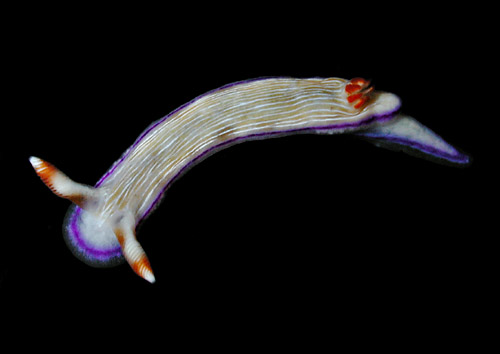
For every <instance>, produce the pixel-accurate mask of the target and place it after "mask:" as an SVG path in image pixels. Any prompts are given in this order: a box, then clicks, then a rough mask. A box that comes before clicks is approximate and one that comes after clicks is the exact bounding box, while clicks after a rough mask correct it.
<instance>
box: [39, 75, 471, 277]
mask: <svg viewBox="0 0 500 354" xmlns="http://www.w3.org/2000/svg"><path fill="white" fill-rule="evenodd" d="M400 107H401V101H400V99H399V98H398V97H397V96H396V95H394V94H391V93H386V92H379V91H374V90H373V87H372V86H370V83H369V82H368V81H367V80H364V79H361V78H355V79H352V80H345V79H340V78H328V79H321V78H312V79H294V78H261V79H255V80H248V81H242V82H237V83H233V84H229V85H226V86H224V87H221V88H219V89H216V90H213V91H211V92H208V93H206V94H204V95H202V96H199V97H197V98H195V99H194V100H192V101H191V102H189V103H187V104H185V105H183V106H181V107H179V108H178V109H176V110H175V111H173V112H171V113H170V114H168V115H167V116H165V117H164V118H162V119H160V120H158V121H156V122H154V123H153V124H152V125H150V126H149V127H148V128H147V129H146V130H145V131H144V132H143V133H142V134H141V135H140V136H139V138H138V139H137V140H136V141H135V142H134V144H133V145H132V146H131V147H130V148H129V149H128V150H127V151H126V152H125V153H124V154H123V155H122V157H121V158H120V159H119V160H118V161H116V162H115V163H114V164H113V166H112V167H111V168H110V169H109V171H108V172H107V173H106V174H104V176H103V177H102V178H101V179H100V180H99V181H98V182H97V184H96V185H95V186H94V187H90V186H86V185H82V184H80V183H77V182H74V181H73V180H71V179H70V178H69V177H67V176H66V175H64V174H63V173H62V172H61V171H60V170H58V169H57V168H56V167H54V166H53V165H51V164H50V163H48V162H46V161H44V160H42V159H39V158H37V157H31V158H30V162H31V164H32V165H33V167H34V169H35V171H36V172H37V174H38V175H39V176H40V178H41V179H42V181H43V182H44V183H45V184H46V185H47V186H48V187H49V188H50V189H51V190H52V191H53V192H54V193H55V194H56V195H58V196H60V197H63V198H66V199H69V200H71V201H72V202H73V203H74V205H72V207H71V208H70V209H69V211H68V214H67V216H66V220H65V223H64V227H63V232H64V237H65V240H66V242H67V244H68V246H69V247H70V249H71V250H72V252H73V253H74V254H75V255H76V256H77V257H78V258H80V259H81V260H82V261H84V262H86V263H87V264H89V265H92V266H96V267H106V266H113V265H116V264H119V263H121V262H122V261H123V260H124V259H125V260H126V261H127V262H128V263H129V264H130V266H131V267H132V269H133V270H134V271H135V272H136V273H137V274H138V275H140V276H141V277H143V278H144V279H146V280H148V281H149V282H154V281H155V277H154V275H153V272H152V269H151V265H150V263H149V260H148V258H147V256H146V254H145V252H144V250H143V249H142V247H141V245H140V244H139V242H138V241H137V239H136V235H135V228H136V226H137V224H138V223H139V222H140V221H141V220H143V219H144V218H145V217H146V216H147V215H148V214H149V213H151V211H152V210H153V208H154V207H155V206H156V205H157V204H158V202H159V200H160V198H161V197H162V195H163V193H164V192H165V190H166V188H167V187H168V186H169V185H170V184H171V183H172V181H174V180H175V179H176V178H177V177H178V176H179V175H180V174H181V173H182V172H184V171H185V170H186V169H187V168H189V167H190V166H192V165H193V163H195V162H198V161H200V160H201V159H202V158H203V157H206V156H208V154H210V153H213V152H215V151H217V150H218V149H221V148H223V147H227V146H230V145H232V144H235V143H239V142H243V141H247V140H250V139H257V138H260V139H262V138H267V137H275V136H281V135H284V134H289V133H301V132H304V133H320V134H325V133H326V134H337V133H351V134H356V135H357V136H360V137H363V138H365V139H369V140H370V141H372V142H374V143H375V144H379V143H381V142H384V143H387V144H391V145H397V146H401V147H403V148H405V149H410V150H412V151H418V152H420V153H421V154H422V155H426V156H428V157H430V158H431V159H434V160H436V161H437V160H439V161H446V162H449V163H452V164H456V165H466V164H468V163H469V157H468V156H467V155H465V154H463V153H461V152H459V151H458V150H457V149H455V148H454V147H452V146H451V145H449V144H448V143H446V142H445V141H444V140H443V139H442V138H441V137H439V136H438V135H437V134H435V133H434V132H432V131H431V130H430V129H428V128H427V127H425V126H423V125H422V124H420V123H419V122H418V121H416V120H415V119H414V118H411V117H409V116H406V115H403V114H402V113H400Z"/></svg>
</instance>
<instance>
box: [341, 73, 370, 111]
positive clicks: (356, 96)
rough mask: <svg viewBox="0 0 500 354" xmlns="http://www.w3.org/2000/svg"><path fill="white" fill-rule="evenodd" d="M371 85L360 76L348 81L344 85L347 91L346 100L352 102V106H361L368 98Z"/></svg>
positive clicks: (357, 107)
mask: <svg viewBox="0 0 500 354" xmlns="http://www.w3.org/2000/svg"><path fill="white" fill-rule="evenodd" d="M372 91H373V87H371V86H370V81H369V80H365V79H363V78H360V77H356V78H354V79H352V80H350V81H349V83H348V84H347V85H346V86H345V92H346V93H347V102H349V103H353V104H354V105H353V106H354V108H356V109H359V108H361V107H362V106H363V105H364V104H365V103H366V102H367V101H368V100H369V99H370V94H371V92H372Z"/></svg>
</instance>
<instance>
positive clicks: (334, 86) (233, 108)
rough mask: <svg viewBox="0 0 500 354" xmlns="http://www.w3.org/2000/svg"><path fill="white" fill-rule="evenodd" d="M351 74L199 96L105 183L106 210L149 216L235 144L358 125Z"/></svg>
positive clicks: (138, 146)
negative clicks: (201, 164)
mask: <svg viewBox="0 0 500 354" xmlns="http://www.w3.org/2000/svg"><path fill="white" fill-rule="evenodd" d="M346 82H347V81H346V80H343V79H326V80H323V79H305V80H300V79H267V80H258V81H254V82H248V83H244V84H239V85H234V86H230V87H227V88H223V89H221V90H218V91H215V92H212V93H209V94H207V95H205V96H202V97H199V98H197V99H196V100H194V101H192V102H191V103H190V104H189V105H187V106H185V107H184V108H183V109H180V110H179V111H177V112H175V113H174V114H171V115H170V116H169V117H168V118H166V119H164V120H163V121H161V122H159V123H158V124H157V126H155V128H154V129H152V130H150V131H149V132H148V134H146V135H145V136H143V137H142V140H141V141H139V142H138V143H137V144H136V145H135V146H134V147H133V148H132V149H131V151H129V152H128V155H127V156H126V158H125V159H124V160H123V161H122V162H121V164H120V165H118V166H117V167H116V169H115V171H114V172H113V174H111V175H110V176H108V177H107V179H106V180H105V181H103V183H102V184H101V186H100V188H102V189H103V190H104V191H105V193H104V195H105V196H106V198H105V201H104V203H103V204H102V205H101V210H100V212H101V213H102V214H103V215H104V217H106V216H111V215H112V214H113V213H114V212H116V211H117V210H120V209H124V208H127V209H129V210H130V211H131V212H133V213H134V214H135V215H136V218H140V217H142V215H144V213H145V212H146V211H147V210H148V208H149V207H150V205H151V204H152V202H153V201H154V200H155V199H156V198H157V196H158V194H159V193H160V192H161V191H162V190H163V188H164V187H165V185H166V183H168V182H169V181H170V180H171V179H172V178H173V177H174V176H176V175H177V174H178V173H179V172H180V171H181V170H182V169H183V168H184V167H185V166H186V165H188V164H189V163H190V162H191V161H192V160H193V159H195V158H196V157H197V156H199V155H201V154H203V153H204V152H205V151H208V150H209V149H211V148H213V147H215V146H218V145H220V144H223V143H224V142H227V141H232V140H235V139H241V138H244V137H247V136H253V135H258V134H268V133H274V132H280V131H288V130H299V129H307V128H316V127H321V126H334V125H337V124H343V123H345V122H347V123H349V122H357V121H359V120H361V119H363V118H364V117H366V116H367V115H369V111H367V110H366V109H362V110H356V109H353V107H352V106H351V105H350V104H349V103H348V102H347V101H346V100H345V97H344V96H343V88H344V86H345V84H346Z"/></svg>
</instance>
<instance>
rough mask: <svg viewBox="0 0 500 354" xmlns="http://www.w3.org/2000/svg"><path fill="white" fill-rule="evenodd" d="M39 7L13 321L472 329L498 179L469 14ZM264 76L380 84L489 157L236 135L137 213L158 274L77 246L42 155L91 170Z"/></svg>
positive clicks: (27, 60)
mask: <svg viewBox="0 0 500 354" xmlns="http://www.w3.org/2000/svg"><path fill="white" fill-rule="evenodd" d="M43 10H44V11H45V12H48V14H47V13H45V12H44V13H43V16H42V15H41V14H39V13H38V12H37V10H36V9H32V10H31V11H30V13H26V12H21V15H20V21H18V22H16V24H15V25H14V24H13V25H12V27H10V29H9V30H10V31H11V34H12V36H9V38H11V41H12V43H10V44H12V46H13V47H12V48H13V49H12V50H10V51H9V58H10V59H11V63H10V64H9V66H8V75H9V78H11V79H12V81H10V82H12V83H11V84H10V89H9V96H8V97H7V101H8V102H7V103H8V104H9V105H13V106H14V110H13V111H12V113H10V114H9V116H8V118H7V119H6V120H5V127H6V130H5V131H4V142H3V144H4V145H3V149H2V152H1V155H0V158H1V159H2V166H3V171H4V172H3V176H2V178H4V179H5V181H3V182H4V184H3V185H4V186H5V194H4V195H5V200H6V203H7V204H8V206H7V209H8V211H7V212H6V213H5V214H4V218H5V219H4V223H3V224H4V226H5V232H4V234H3V235H2V249H1V250H0V264H1V266H2V270H1V274H0V288H1V292H2V295H6V296H5V300H4V302H3V309H4V310H13V311H12V312H13V313H15V316H14V318H15V319H16V320H18V321H19V322H20V323H23V324H26V323H33V321H34V322H35V323H38V322H43V321H45V320H47V319H49V318H51V317H52V316H55V314H58V315H57V316H61V313H63V314H62V318H63V320H61V321H60V322H59V323H62V324H64V323H72V321H73V320H74V319H75V317H76V318H80V319H81V318H88V319H90V320H92V321H94V326H95V327H93V328H94V332H95V333H102V332H105V331H106V329H107V328H108V326H109V325H110V324H113V326H116V325H117V326H119V327H121V328H123V332H122V335H125V336H127V333H129V330H130V333H131V336H132V337H136V338H144V337H143V336H145V335H147V336H149V338H151V337H155V336H152V335H151V333H150V332H149V329H150V328H154V327H156V328H162V329H164V332H163V333H164V334H163V336H165V335H168V340H172V342H176V343H177V342H179V341H180V342H182V343H184V345H186V346H187V347H190V346H192V345H196V344H199V343H201V344H203V345H207V346H212V345H213V346H219V345H222V346H228V338H232V339H236V341H235V342H236V345H237V347H236V348H244V347H248V346H253V347H260V346H261V345H262V344H261V343H263V341H264V340H267V339H271V342H272V344H271V345H272V346H273V347H281V345H282V344H290V343H291V344H293V345H304V347H305V348H310V346H313V345H314V344H313V343H322V342H329V345H330V346H331V345H332V343H331V342H330V340H331V339H333V337H332V336H335V338H337V340H338V339H339V337H342V338H344V341H346V342H348V343H351V345H352V346H355V347H356V346H358V345H364V344H367V345H368V346H372V345H373V346H375V345H387V344H390V343H393V342H392V341H391V338H393V337H398V338H400V339H403V341H404V342H405V343H406V345H409V346H415V345H424V346H425V344H423V343H426V342H427V341H429V340H432V339H436V338H439V339H441V340H442V343H445V342H447V341H451V342H457V343H458V342H460V343H463V342H464V341H466V339H465V338H464V337H463V336H461V335H460V333H462V331H465V332H466V330H465V329H464V328H467V326H469V325H470V318H473V317H474V316H475V315H476V311H479V310H478V307H479V306H480V305H481V304H480V303H478V302H477V301H478V300H477V297H476V295H478V294H480V293H481V291H483V290H482V289H483V286H484V285H485V284H484V283H483V281H482V278H481V276H482V274H483V273H484V271H485V270H486V268H487V267H488V266H487V264H488V262H489V259H488V257H486V256H484V257H483V256H482V249H483V247H484V245H485V244H486V243H487V242H488V241H487V239H483V237H484V236H485V232H484V230H481V228H480V226H478V225H481V224H483V221H484V220H485V219H486V217H485V215H484V214H481V213H480V212H481V211H482V209H483V207H482V206H483V205H484V204H483V201H482V200H481V199H480V197H481V196H484V191H485V190H489V191H490V193H493V190H490V189H489V186H491V184H490V181H489V180H488V179H485V176H486V173H485V171H484V170H483V169H484V166H485V164H486V163H487V159H486V157H485V156H484V155H482V153H481V148H480V146H481V145H482V143H484V141H483V140H482V138H481V136H482V135H481V134H482V131H481V129H482V128H484V125H483V124H479V121H478V120H480V119H484V117H483V118H481V117H480V116H477V111H478V109H479V107H480V106H481V104H482V103H481V102H484V101H481V100H484V96H481V97H480V98H479V99H478V98H477V97H476V96H475V95H474V94H475V93H477V91H478V90H476V87H477V86H479V87H480V88H481V87H482V82H483V81H485V80H487V78H485V76H484V75H483V74H482V73H481V72H480V71H479V69H481V67H478V66H476V65H475V66H474V70H472V69H471V67H472V64H471V62H470V61H469V59H467V57H466V56H465V54H466V53H471V52H474V53H476V56H483V55H485V53H483V52H482V49H481V48H482V47H481V46H480V45H478V44H476V43H475V42H469V41H468V39H467V33H469V32H468V31H469V28H468V27H467V26H466V25H465V24H464V23H463V22H462V21H460V20H459V18H460V16H458V17H453V16H448V15H447V14H448V13H447V12H445V11H444V10H443V12H439V11H433V12H432V13H431V14H429V13H425V16H424V17H422V16H420V17H418V18H419V20H416V19H415V20H411V18H412V17H411V16H410V14H411V13H412V11H413V10H412V9H408V10H401V9H399V10H398V9H396V11H399V12H397V13H396V14H394V13H393V14H392V15H388V14H386V15H378V13H376V12H372V10H373V9H370V8H359V9H357V11H356V13H358V14H359V13H362V14H364V15H365V17H363V16H360V15H355V14H354V13H351V12H348V14H349V15H345V16H340V15H339V18H337V15H335V16H333V15H332V14H331V13H328V14H322V12H323V10H324V9H323V10H321V9H319V8H316V7H314V6H313V7H311V8H306V9H296V11H293V12H292V13H288V12H282V11H277V12H268V11H267V10H266V11H264V8H261V9H260V11H258V13H253V12H247V11H249V10H248V9H246V8H243V9H241V10H237V11H234V12H229V13H225V14H224V13H223V12H220V13H219V14H218V16H214V15H212V14H211V12H210V15H209V12H208V9H207V13H206V15H205V10H204V9H202V10H200V9H196V11H195V12H196V14H197V16H196V17H195V16H192V15H187V14H190V13H191V12H193V11H194V9H191V10H185V11H174V10H173V9H168V10H157V9H140V10H139V9H136V8H133V7H131V8H128V9H122V8H120V9H118V8H112V9H66V10H63V12H62V14H61V15H57V14H56V13H55V9H54V13H52V12H51V10H50V9H46V8H44V9H43ZM210 10H211V11H214V10H215V11H216V12H217V11H223V9H220V10H217V9H213V8H211V9H210ZM351 10H352V9H351ZM351 10H350V11H351ZM379 10H381V11H382V12H383V9H379ZM422 15H424V14H422ZM16 36H20V37H16ZM14 38H17V39H14ZM261 76H291V77H331V76H336V77H344V78H352V77H356V76H361V77H365V78H368V79H371V80H372V83H373V85H374V86H375V88H376V89H379V90H383V91H389V92H393V93H396V94H397V95H399V96H400V97H401V99H402V101H403V109H402V110H403V111H404V112H405V113H408V114H410V115H412V116H414V117H416V118H417V119H418V120H419V121H421V122H422V123H424V124H426V125H427V126H428V127H430V128H431V129H433V130H434V131H436V132H437V133H438V134H440V135H441V136H443V137H444V138H445V140H447V141H448V142H450V143H451V144H453V145H455V146H457V147H459V148H461V149H463V150H464V151H466V152H468V153H470V154H471V155H472V156H473V158H474V162H473V164H472V165H471V166H470V167H468V168H464V169H460V168H453V167H448V166H442V165H439V164H434V163H432V162H429V161H425V160H421V159H417V158H414V157H411V156H408V155H406V154H403V153H400V152H393V151H388V150H384V149H378V148H375V147H374V146H372V145H370V144H368V143H366V142H363V141H359V140H356V139H354V138H352V137H349V136H342V135H340V136H317V135H295V136H289V137H284V138H280V139H270V140H263V141H253V142H248V143H243V144H239V145H236V146H233V147H231V148H229V149H226V150H222V151H220V152H218V153H217V154H215V155H213V156H211V157H209V158H208V159H206V160H204V161H203V162H202V163H200V164H198V165H196V166H195V167H193V168H192V169H191V170H190V171H189V172H188V173H187V174H185V175H184V176H183V177H182V178H180V179H179V180H177V181H176V182H175V183H174V184H173V185H172V186H171V187H170V188H169V190H168V191H167V193H166V196H165V198H164V201H163V203H162V204H161V206H160V208H158V210H156V211H155V212H154V213H153V214H152V215H151V216H150V217H149V218H148V219H147V220H146V221H145V222H144V223H143V224H142V225H141V227H140V229H139V231H138V239H139V241H140V242H141V244H142V245H143V247H144V248H145V250H146V252H147V254H148V256H149V259H150V261H151V264H152V267H153V270H154V273H155V276H156V279H157V282H156V283H155V284H153V285H151V284H149V283H147V282H146V281H144V280H143V279H141V278H139V277H138V276H136V275H135V274H134V273H133V272H132V270H131V269H130V268H129V267H128V265H126V264H124V265H122V266H119V267H116V268H110V269H96V268H91V267H88V266H87V265H85V264H83V263H82V262H80V261H79V260H78V259H76V258H74V257H73V256H72V255H71V253H70V251H69V250H68V249H67V248H66V246H65V244H64V241H63V239H62V237H61V236H62V235H61V225H62V221H63V218H64V215H65V213H66V210H67V208H68V207H69V204H68V202H67V201H65V200H62V199H59V198H57V197H55V196H54V195H52V194H51V192H50V191H49V190H48V189H47V188H46V187H45V186H44V185H43V184H42V183H41V182H40V181H39V179H38V178H37V176H36V175H35V173H34V172H33V170H32V168H31V166H30V164H29V162H28V157H29V156H31V155H35V156H38V157H41V158H43V159H46V160H47V161H50V162H52V163H53V164H55V165H56V166H57V167H59V168H60V169H61V170H62V171H64V172H65V173H66V174H67V175H69V176H70V177H71V178H73V179H75V180H76V181H78V182H82V183H87V184H91V185H92V184H94V183H95V182H96V181H97V180H98V179H99V178H100V177H101V176H102V175H103V174H104V173H105V172H106V171H107V169H108V168H109V167H110V166H111V164H112V163H113V162H114V161H115V160H117V159H118V158H119V157H120V155H121V154H122V153H123V151H125V149H126V148H127V147H128V146H130V145H131V144H132V143H133V141H134V140H135V139H136V138H137V137H138V136H139V134H140V133H141V132H142V131H143V130H144V129H145V128H146V127H147V126H148V125H149V124H150V123H151V122H152V121H154V120H157V119H159V118H161V117H163V116H164V115H166V114H168V113H169V112H170V111H172V110H174V109H175V108H177V107H178V106H180V105H182V104H184V103H185V102H188V101H189V100H191V99H193V98H194V97H196V96H198V95H201V94H203V93H205V92H207V91H209V90H211V89H214V88H217V87H220V86H222V85H225V84H228V83H231V82H234V81H239V80H245V79H249V78H256V77H261ZM479 91H481V89H479ZM479 93H480V92H479ZM480 95H482V94H481V93H480ZM489 99H491V98H489ZM8 139H13V140H8ZM7 141H9V142H8V143H7ZM486 234H487V233H486ZM129 316H131V317H130V318H129ZM66 321H68V322H66ZM155 323H160V324H161V325H155ZM62 327H64V326H62ZM14 328H21V327H14ZM137 331H140V333H137ZM155 338H158V336H156V337H155ZM159 339H160V341H161V340H162V339H166V338H165V337H160V338H159Z"/></svg>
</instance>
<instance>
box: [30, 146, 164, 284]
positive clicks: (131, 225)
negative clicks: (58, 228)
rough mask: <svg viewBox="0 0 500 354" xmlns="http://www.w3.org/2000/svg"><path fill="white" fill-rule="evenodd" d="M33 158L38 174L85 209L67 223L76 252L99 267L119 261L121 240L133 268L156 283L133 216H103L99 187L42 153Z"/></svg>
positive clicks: (70, 243) (60, 194)
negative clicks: (98, 208)
mask: <svg viewBox="0 0 500 354" xmlns="http://www.w3.org/2000/svg"><path fill="white" fill-rule="evenodd" d="M30 162H31V165H32V166H33V168H34V169H35V171H36V173H37V175H38V176H39V177H40V178H41V180H42V181H43V183H45V185H47V187H49V189H50V190H51V191H52V192H53V193H54V194H56V195H57V196H59V197H61V198H65V199H69V200H71V201H72V202H73V203H75V204H76V205H78V206H79V207H80V208H81V209H82V210H80V211H79V212H78V213H77V214H75V215H73V216H71V217H70V220H69V221H68V225H65V228H68V230H69V234H70V236H66V242H67V243H68V245H69V246H70V249H71V250H72V252H73V253H74V254H75V256H77V257H78V258H80V259H81V260H82V261H84V262H85V263H87V264H89V265H92V266H96V267H101V266H111V265H116V264H117V255H116V248H115V244H116V243H118V244H119V247H120V248H121V254H122V255H123V257H124V258H125V260H126V261H127V262H128V263H129V264H130V266H131V267H132V269H133V270H134V271H135V272H136V273H137V274H138V275H139V276H141V277H142V278H144V279H145V280H147V281H149V282H150V283H154V281H155V277H154V275H153V271H152V270H151V266H150V264H149V260H148V258H147V256H146V253H145V252H144V250H143V248H142V247H141V245H140V244H139V242H138V241H137V239H136V237H135V222H134V221H135V220H134V218H133V216H131V215H128V214H125V213H120V214H123V215H118V216H117V215H115V218H112V219H114V220H118V221H113V220H109V221H108V220H102V219H101V218H100V216H99V215H96V214H97V213H96V206H97V205H98V204H99V199H100V195H99V192H98V189H96V188H93V187H90V186H87V185H84V184H81V183H77V182H75V181H73V180H72V179H70V178H69V177H68V176H66V175H65V174H64V173H62V172H61V171H60V170H59V169H57V168H56V167H55V166H54V165H52V164H50V163H48V162H47V161H44V160H42V159H39V158H38V157H34V156H32V157H30ZM73 218H74V219H73ZM68 238H69V240H68Z"/></svg>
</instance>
